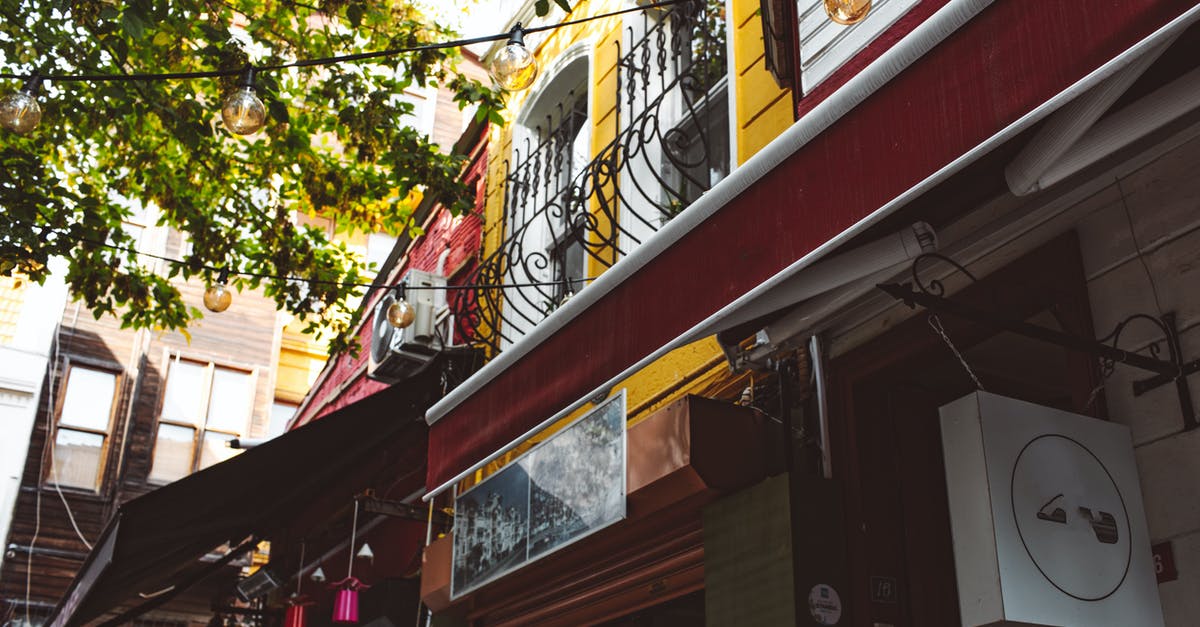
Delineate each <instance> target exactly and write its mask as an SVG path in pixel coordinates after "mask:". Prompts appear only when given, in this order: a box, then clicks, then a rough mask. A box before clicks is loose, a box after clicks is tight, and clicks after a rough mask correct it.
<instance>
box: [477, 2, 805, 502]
mask: <svg viewBox="0 0 1200 627" xmlns="http://www.w3.org/2000/svg"><path fill="white" fill-rule="evenodd" d="M639 4H647V3H639ZM629 8H630V3H628V2H620V1H617V0H586V1H584V2H578V3H574V4H573V10H572V11H571V13H570V14H569V15H566V14H563V13H562V12H561V11H560V10H558V9H557V8H555V9H553V10H552V11H551V13H550V14H549V15H548V16H545V17H542V18H535V17H533V2H527V3H525V6H523V7H522V9H521V10H519V11H518V12H517V13H516V15H515V16H513V19H512V21H511V22H510V24H509V26H508V27H509V28H512V27H513V26H514V25H516V23H517V22H521V21H523V23H524V26H525V28H537V27H538V26H542V25H549V24H556V23H560V22H565V21H577V22H582V23H578V24H575V25H572V26H567V27H562V28H554V29H550V30H548V31H545V32H543V33H538V34H530V35H526V37H525V43H526V44H527V46H528V47H529V48H530V49H531V50H532V51H533V53H534V54H535V56H536V58H537V62H538V65H539V68H540V69H539V76H538V77H537V79H536V81H535V83H534V84H533V85H532V86H531V87H530V88H529V89H527V90H522V91H515V92H511V93H510V95H509V100H508V103H507V104H508V109H507V112H506V115H505V117H506V119H507V121H508V123H507V124H506V125H504V126H503V127H494V128H493V129H492V135H491V138H490V144H489V145H490V148H489V171H488V187H487V204H486V219H485V224H486V226H485V233H484V240H483V246H484V250H483V258H484V259H490V258H497V257H499V258H503V259H505V260H506V263H508V264H509V267H506V268H501V269H499V270H498V271H497V274H501V275H503V276H504V277H505V279H506V280H507V281H508V282H521V281H531V280H545V279H547V278H550V279H552V280H558V279H561V278H562V277H559V276H552V275H542V276H538V275H536V273H534V272H521V271H518V270H514V269H513V268H512V266H515V265H517V264H518V263H519V260H518V259H517V255H514V254H513V253H512V252H511V250H510V251H506V250H505V247H506V246H508V247H510V248H514V249H515V248H518V247H517V246H514V244H513V240H514V238H515V237H520V235H515V233H518V232H519V231H520V229H523V228H525V226H524V225H523V224H522V220H521V219H520V216H521V214H522V212H523V213H524V216H525V220H524V221H525V222H529V221H532V222H535V223H536V222H538V221H544V222H548V221H550V220H552V219H553V218H555V217H556V216H552V217H546V216H543V215H541V214H538V213H537V212H536V211H534V212H532V213H531V212H530V211H529V210H528V205H529V204H536V202H537V201H539V200H541V201H543V202H546V197H547V196H553V190H552V191H551V192H549V193H546V194H542V195H541V196H539V195H538V194H537V193H533V194H530V193H528V192H525V193H524V194H522V192H521V190H517V191H514V187H517V188H521V187H524V188H529V187H531V186H536V185H539V184H540V185H547V184H551V183H552V182H554V181H555V180H556V177H555V175H554V174H553V173H551V174H550V175H549V176H546V172H549V171H551V170H553V169H555V168H556V167H557V168H559V169H561V168H562V167H564V166H563V165H562V163H563V162H565V161H570V160H572V159H574V160H575V161H583V160H586V161H588V165H587V166H585V167H584V168H583V169H584V170H585V171H584V172H583V173H582V174H583V178H584V179H585V180H584V181H583V182H578V180H576V181H568V182H567V183H566V188H567V192H566V193H565V195H566V196H567V197H569V196H571V191H570V190H571V189H575V190H577V191H576V192H575V193H576V195H578V193H579V192H582V193H583V194H584V195H586V196H587V199H586V203H587V204H586V208H587V212H588V217H587V219H586V222H587V224H586V227H585V228H584V229H582V230H583V231H584V232H583V233H582V234H578V235H576V236H577V237H581V239H584V240H585V244H584V246H583V247H584V248H585V249H586V253H587V254H585V255H584V257H585V264H584V272H582V278H583V279H584V281H582V282H586V281H587V280H591V279H595V278H597V277H599V276H600V275H602V274H603V273H604V272H605V271H606V270H607V269H608V268H609V267H611V266H612V265H613V264H614V263H615V262H617V261H619V260H620V258H622V257H623V256H625V255H628V254H629V253H630V252H631V251H632V250H633V249H634V248H636V246H637V245H638V244H640V241H641V240H644V239H645V238H644V236H643V233H644V230H643V231H640V232H639V231H638V230H637V229H636V228H634V227H631V226H629V223H631V222H637V221H639V220H640V221H642V222H645V221H646V220H651V221H653V220H657V219H659V216H657V215H656V216H654V217H651V218H647V217H645V216H641V217H639V218H638V220H633V219H631V218H630V217H629V215H630V214H637V213H638V212H644V211H646V209H647V205H651V206H652V207H651V209H660V210H661V209H663V207H666V208H667V209H669V210H670V211H671V212H672V214H673V213H675V212H678V211H679V210H681V209H682V208H683V207H685V206H686V204H687V203H688V202H690V201H693V200H695V199H696V198H697V197H698V195H699V194H702V193H704V192H705V191H707V187H709V186H711V185H712V184H714V183H715V182H717V181H718V180H720V178H723V177H724V176H727V175H728V174H729V173H730V172H732V171H733V169H735V168H737V167H738V166H739V165H740V164H742V163H744V162H745V161H746V160H747V159H749V158H750V157H751V156H753V155H754V154H755V153H756V152H757V151H759V150H760V149H762V148H763V147H764V146H765V145H766V144H767V143H769V142H770V141H771V140H772V139H773V138H775V137H776V136H777V135H779V134H780V133H781V132H783V131H784V130H785V129H786V128H788V126H790V125H791V124H792V122H793V98H792V92H791V90H790V89H788V88H785V87H780V86H779V85H778V84H777V82H776V80H775V78H774V77H773V76H772V75H771V73H770V72H769V71H768V70H767V68H766V65H767V63H766V59H765V48H764V45H763V34H762V33H763V29H762V23H761V16H760V11H759V3H758V2H753V1H751V0H707V1H706V2H699V3H684V4H681V5H673V6H666V7H662V8H650V9H646V10H644V11H631V12H626V13H623V14H618V15H610V14H612V13H614V12H620V11H622V10H626V11H627V10H628V9H629ZM595 18H598V19H595ZM678 23H683V24H684V26H677V25H676V24H678ZM688 31H690V32H688ZM503 43H504V42H500V44H499V45H497V46H495V47H494V48H493V49H492V51H491V52H490V55H494V54H495V53H496V51H498V50H499V49H500V45H502V44H503ZM484 60H485V62H486V61H487V60H488V58H485V59H484ZM714 66H717V67H719V71H715V70H713V69H712V67H714ZM584 68H586V79H585V78H583V77H582V76H576V74H581V73H582V72H583V70H584ZM700 74H703V76H701V77H699V78H697V75H700ZM714 77H715V78H714ZM564 81H567V82H570V81H574V82H575V83H576V84H578V83H583V84H584V85H585V88H584V90H585V91H586V107H583V106H580V107H579V109H580V110H581V111H586V115H587V122H586V129H585V130H586V132H587V133H588V135H589V138H588V141H587V142H586V143H587V153H586V155H585V156H582V157H581V156H580V155H576V154H572V155H569V156H564V155H552V156H553V157H557V158H558V161H554V159H552V158H548V157H546V156H545V155H541V156H540V157H541V158H540V159H539V155H538V154H537V153H539V152H543V151H546V150H547V149H549V150H550V151H553V150H554V144H555V143H556V139H555V135H554V133H555V132H556V129H557V128H559V127H557V126H556V119H555V113H556V112H554V111H551V113H550V114H549V115H548V116H547V114H546V113H545V111H546V110H547V109H548V108H549V109H552V108H553V107H547V106H546V104H545V102H544V101H545V100H546V99H548V98H551V99H553V98H557V99H558V100H559V102H560V103H561V102H564V101H565V99H564V97H563V96H562V92H563V89H562V88H556V85H557V84H559V83H562V82H564ZM696 82H699V83H701V86H702V87H704V88H707V90H708V91H707V92H706V93H700V94H697V92H698V90H697V88H696V87H695V86H694V83H696ZM709 83H711V85H709ZM575 89H579V88H578V87H575ZM718 90H719V91H723V92H724V93H723V94H721V95H720V96H719V97H720V98H721V99H723V101H724V102H722V103H721V104H720V107H721V109H723V112H722V115H720V116H719V117H720V120H718V121H716V123H709V127H710V128H709V130H713V129H716V130H719V131H720V132H719V133H712V134H711V137H706V138H705V140H704V143H706V144H709V145H716V144H720V145H721V146H720V149H721V154H719V155H715V156H716V159H715V160H719V161H720V163H705V164H703V165H702V166H701V168H703V167H707V168H709V170H710V172H715V173H716V174H715V175H713V176H710V177H709V178H708V179H707V180H703V181H701V182H700V184H699V185H696V182H695V181H690V182H689V181H688V180H687V179H689V178H693V177H692V176H691V175H689V174H687V173H685V174H684V175H683V176H682V177H678V178H677V179H675V181H677V180H679V179H680V178H681V179H683V180H684V182H683V184H682V185H680V186H679V187H678V188H673V187H672V183H673V182H674V181H672V180H664V178H668V179H669V176H666V177H664V175H661V174H659V173H653V172H651V173H647V172H646V170H649V169H654V168H653V167H652V166H651V167H647V166H646V165H645V163H644V162H645V161H648V160H647V159H645V158H644V155H646V154H647V153H652V152H655V151H657V152H658V153H666V152H667V151H668V150H670V149H669V148H666V147H665V146H666V145H667V144H669V143H671V142H678V141H680V140H681V138H680V136H679V135H680V134H679V133H675V132H674V131H677V130H679V129H683V134H685V135H686V134H689V131H697V130H699V131H700V135H704V132H703V129H701V128H700V126H702V125H703V124H704V123H706V122H708V120H700V118H703V117H704V116H705V114H706V111H705V107H706V106H707V107H710V108H711V102H710V101H711V100H712V99H714V96H713V93H714V91H718ZM689 92H690V93H692V95H688V93H689ZM568 99H569V98H568ZM555 104H556V105H557V108H559V109H561V108H562V105H561V104H559V103H555ZM639 108H642V109H641V110H640V111H639ZM651 108H652V109H654V110H653V111H650V112H647V111H646V110H647V109H651ZM672 109H673V110H674V111H673V114H674V115H675V120H674V123H675V124H676V126H675V127H674V128H672V129H666V128H664V126H665V124H664V120H665V119H666V118H668V116H669V115H671V113H672V111H671V110H672ZM543 120H544V121H545V123H546V125H547V126H549V127H550V128H549V129H547V128H544V127H542V124H543ZM697 120H700V121H697ZM689 124H690V128H689V126H688V125H689ZM646 129H653V130H646ZM580 134H582V131H581V132H580ZM718 135H721V136H722V137H720V138H719V139H717V136H718ZM531 137H533V138H534V140H532V141H533V143H537V142H538V141H539V140H540V145H541V149H540V150H535V149H533V148H531V139H530V138H531ZM683 139H685V140H686V138H683ZM688 149H689V146H685V147H684V148H683V152H686V151H687V150H688ZM560 152H561V151H560ZM704 157H706V158H707V159H708V161H715V160H714V159H713V157H714V155H713V154H706V155H704ZM681 160H682V161H686V160H687V159H686V158H685V159H681ZM528 161H536V164H535V168H537V169H539V170H540V172H541V175H540V176H534V177H533V180H531V179H530V177H527V176H524V173H523V172H522V171H521V170H520V168H521V167H522V165H521V164H523V163H525V162H528ZM636 161H642V162H643V163H642V164H641V165H640V167H639V164H637V163H634V162H636ZM668 161H670V159H668V158H667V157H663V158H662V160H661V162H662V163H663V164H665V165H664V168H665V169H670V167H669V165H666V164H668ZM551 162H553V163H552V164H551V165H550V166H547V165H546V164H547V163H551ZM690 163H691V162H689V164H690ZM555 164H557V165H555ZM680 169H683V168H680ZM614 171H615V175H614ZM572 174H573V175H574V176H575V177H576V178H577V179H578V177H579V176H580V173H579V172H574V173H572ZM560 176H561V175H560ZM699 178H703V176H700V177H699ZM693 185H695V186H696V187H697V188H698V189H694V190H687V191H680V188H684V187H689V186H693ZM655 186H659V187H662V188H667V191H666V192H663V194H662V196H664V197H666V201H665V202H660V203H658V205H659V206H657V207H653V205H655V203H654V202H649V203H647V202H646V201H645V197H646V196H650V195H653V194H654V193H655V192H654V191H653V189H654V188H655ZM560 187H561V186H560ZM631 196H640V198H638V199H631V198H630V197H631ZM639 201H641V202H639ZM549 202H550V203H551V204H552V205H553V204H554V200H553V199H551V200H550V201H549ZM559 204H561V205H566V204H568V201H561V202H560V203H559ZM556 211H557V212H562V213H569V208H568V207H565V206H561V207H551V209H549V210H547V211H546V212H545V213H546V215H549V214H552V213H554V212H556ZM663 213H664V214H666V213H667V212H666V211H664V212H663ZM670 217H671V215H664V218H663V222H662V224H665V221H666V220H667V219H669V218H670ZM662 224H658V225H655V226H661V225H662ZM551 230H552V231H553V230H554V229H553V227H551ZM563 230H564V233H552V234H551V235H552V237H551V239H563V238H569V237H570V236H571V235H572V234H571V233H565V231H569V230H570V229H569V227H566V228H564V229H563ZM529 239H536V238H529V237H527V236H526V240H529ZM622 240H625V241H622ZM629 240H638V241H634V242H632V243H630V241H629ZM519 248H521V250H523V251H524V252H525V253H526V254H529V249H530V247H529V246H527V245H524V246H521V247H519ZM553 262H554V260H553V259H550V260H549V261H548V262H547V263H553ZM572 285H574V283H572ZM574 289H578V288H573V289H572V290H571V291H572V292H573V291H574ZM542 297H543V298H544V297H545V295H544V294H543V295H542ZM524 300H525V301H528V300H530V299H529V298H525V299H524ZM514 301H517V302H516V304H514ZM493 306H497V307H499V308H500V309H501V310H504V308H506V307H507V308H510V309H518V310H521V309H528V308H527V307H525V306H524V303H522V302H520V300H519V297H514V296H513V295H512V294H508V295H507V298H506V299H505V300H499V301H498V302H497V303H494V305H493ZM550 309H551V310H552V309H553V308H552V307H551V308H550ZM530 317H532V314H530V313H529V312H528V311H518V312H517V313H516V314H513V313H508V314H507V315H506V312H505V311H501V312H498V313H494V315H492V316H485V317H484V319H485V320H496V321H500V325H499V326H500V327H501V328H499V329H497V330H495V331H497V332H498V334H499V335H501V336H504V338H505V340H506V341H505V342H498V343H497V344H505V343H509V344H511V343H512V342H513V341H514V340H515V339H517V337H516V336H519V335H521V333H516V334H513V333H511V332H508V333H506V331H507V330H506V328H504V322H505V321H509V322H511V323H514V324H510V327H512V326H525V325H527V324H528V321H529V318H530ZM524 330H525V329H522V331H524ZM500 348H503V346H500ZM751 379H752V375H749V374H744V373H740V374H735V373H732V372H731V371H730V369H729V367H728V365H727V361H726V358H725V355H724V353H723V351H722V350H721V348H720V346H719V345H718V343H717V341H716V340H715V339H714V338H712V337H709V338H706V339H703V340H700V341H697V342H695V343H692V344H689V345H687V346H684V347H681V348H679V349H676V350H675V351H672V352H671V353H669V354H668V355H666V356H665V357H663V358H661V359H659V360H657V361H655V362H654V363H652V364H650V365H649V366H647V367H645V368H643V369H641V370H640V371H638V372H637V373H635V374H633V375H632V376H630V377H629V378H628V379H626V380H624V381H622V382H621V383H619V384H617V385H616V386H614V388H613V389H614V390H616V389H622V388H623V389H624V390H625V393H626V403H627V405H626V406H627V409H628V420H629V425H630V426H633V425H635V424H637V423H638V422H639V421H640V420H641V419H643V418H645V417H646V416H649V415H650V414H652V413H653V412H655V411H656V410H658V409H661V408H662V407H664V406H666V405H668V404H670V403H672V402H674V401H676V400H678V399H680V398H682V397H684V396H687V395H689V394H701V395H704V396H706V397H710V398H724V399H727V400H737V399H738V398H739V397H740V396H741V395H742V394H743V392H744V391H745V390H746V388H747V386H748V385H750V384H751V383H752V380H751ZM588 409H590V406H585V407H583V408H581V409H579V410H577V411H575V412H573V413H572V414H570V415H568V416H567V417H565V418H563V419H562V420H560V421H559V422H558V423H556V424H555V425H554V426H552V427H550V428H548V429H546V430H545V431H544V432H543V433H541V434H539V435H537V436H535V437H534V438H532V439H531V440H530V441H529V442H528V443H527V444H525V445H523V446H520V447H517V448H516V449H514V450H512V451H510V452H508V453H507V454H505V455H504V456H503V457H501V458H500V459H498V460H497V461H496V462H494V463H492V464H490V465H489V466H487V467H485V468H484V469H483V470H481V471H479V472H477V473H476V475H475V477H474V479H473V480H472V481H468V482H467V483H468V484H470V483H473V482H474V481H477V480H480V479H482V478H483V477H484V476H486V475H487V474H490V472H491V471H494V470H496V469H498V468H500V467H503V466H504V465H505V464H506V463H507V462H508V461H511V460H512V459H515V458H516V457H518V456H520V455H521V454H522V453H523V452H525V451H526V450H528V448H529V447H530V446H532V445H533V444H535V443H537V442H538V441H541V440H542V439H544V438H545V437H546V436H548V435H550V434H552V433H554V432H555V431H557V430H558V429H559V428H560V427H561V426H563V425H566V424H569V423H570V422H571V421H572V420H574V419H575V418H577V417H578V416H579V415H581V414H582V413H583V412H585V411H586V410H588ZM464 487H465V486H464Z"/></svg>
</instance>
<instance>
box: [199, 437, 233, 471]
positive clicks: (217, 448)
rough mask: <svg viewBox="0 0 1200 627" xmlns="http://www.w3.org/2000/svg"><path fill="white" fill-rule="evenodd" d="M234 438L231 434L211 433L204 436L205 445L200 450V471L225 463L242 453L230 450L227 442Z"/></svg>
mask: <svg viewBox="0 0 1200 627" xmlns="http://www.w3.org/2000/svg"><path fill="white" fill-rule="evenodd" d="M233 438H234V436H233V434H230V433H219V432H216V431H209V432H208V433H205V434H204V443H203V445H202V447H201V449H200V469H201V470H204V469H205V468H208V467H209V466H212V465H213V464H216V463H219V462H223V461H225V460H227V459H229V458H230V457H233V456H234V455H237V454H238V453H241V452H242V451H240V450H238V449H233V448H229V447H228V446H226V445H225V443H226V442H228V441H230V440H232V439H233Z"/></svg>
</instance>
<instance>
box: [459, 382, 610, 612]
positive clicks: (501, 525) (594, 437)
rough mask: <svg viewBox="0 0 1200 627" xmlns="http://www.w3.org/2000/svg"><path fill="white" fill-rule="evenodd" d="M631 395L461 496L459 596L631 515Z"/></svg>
mask: <svg viewBox="0 0 1200 627" xmlns="http://www.w3.org/2000/svg"><path fill="white" fill-rule="evenodd" d="M625 473H626V433H625V392H624V390H622V391H621V392H620V393H618V394H617V395H615V396H613V397H612V398H610V399H608V400H606V401H604V402H603V403H601V404H599V405H597V406H596V407H595V408H594V409H592V410H591V411H589V412H588V413H586V414H584V415H583V416H581V417H580V418H579V419H578V420H576V421H575V422H573V423H571V424H570V425H568V426H566V427H564V428H563V429H561V430H559V431H558V432H556V433H555V434H553V435H551V436H550V437H549V438H547V439H546V440H544V441H543V442H541V443H539V444H538V445H537V446H535V447H533V448H532V449H530V450H529V451H528V452H526V453H525V454H524V455H522V456H521V457H519V458H517V459H516V460H514V461H512V462H510V463H509V464H508V465H507V466H505V467H504V468H503V469H501V470H500V471H498V472H496V473H494V474H492V475H491V476H489V477H488V478H487V479H484V480H483V481H482V482H480V483H479V484H477V485H475V486H473V487H472V488H471V489H470V490H468V491H466V492H463V493H462V494H459V495H457V496H456V497H455V499H454V513H455V515H454V550H453V553H454V556H453V561H452V572H451V578H450V597H451V598H452V599H453V598H458V597H460V596H462V595H463V594H466V593H468V592H471V591H472V590H475V589H477V588H479V587H480V586H483V585H484V584H486V583H488V582H491V581H494V580H495V579H497V578H499V577H502V576H504V575H505V574H507V573H510V572H512V571H514V570H516V569H518V568H521V567H522V566H524V565H526V564H528V563H530V562H532V561H535V560H537V559H540V558H542V557H545V556H546V555H549V554H551V553H553V552H555V551H557V550H559V549H561V548H563V547H565V546H568V545H570V544H572V543H574V542H576V541H578V540H580V539H582V538H585V537H587V536H588V535H590V534H592V533H594V532H596V531H598V530H600V529H603V528H604V527H607V526H608V525H611V524H612V523H614V522H616V521H618V520H622V519H624V518H625Z"/></svg>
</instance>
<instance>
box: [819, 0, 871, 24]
mask: <svg viewBox="0 0 1200 627" xmlns="http://www.w3.org/2000/svg"><path fill="white" fill-rule="evenodd" d="M824 3H825V13H826V14H827V15H829V19H831V20H833V21H835V22H837V23H838V24H844V25H847V26H849V25H850V24H857V23H859V22H861V21H863V18H865V17H867V13H869V12H870V11H871V0H824Z"/></svg>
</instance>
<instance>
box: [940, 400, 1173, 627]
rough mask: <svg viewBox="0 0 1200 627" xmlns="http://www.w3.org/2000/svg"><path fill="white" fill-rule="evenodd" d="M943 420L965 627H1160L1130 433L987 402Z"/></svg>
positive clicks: (1017, 404) (950, 411) (953, 407)
mask: <svg viewBox="0 0 1200 627" xmlns="http://www.w3.org/2000/svg"><path fill="white" fill-rule="evenodd" d="M940 412H941V427H942V446H943V451H944V454H945V461H946V487H947V495H948V497H949V504H950V522H951V529H952V532H953V542H954V562H955V569H956V576H957V581H958V593H959V607H960V612H961V614H962V624H963V625H964V627H976V626H979V625H1007V624H1021V625H1065V626H1073V625H1079V626H1083V625H1086V626H1088V627H1128V626H1129V625H1139V626H1141V627H1156V626H1161V625H1163V616H1162V606H1161V604H1160V602H1159V598H1158V586H1157V584H1156V582H1155V571H1154V564H1153V560H1152V558H1151V551H1150V541H1149V535H1148V531H1147V527H1146V515H1145V512H1144V510H1143V507H1142V493H1141V486H1140V484H1139V481H1138V474H1137V466H1136V463H1135V460H1134V455H1133V446H1132V442H1131V440H1130V436H1129V429H1128V428H1127V427H1125V426H1123V425H1120V424H1116V423H1113V422H1106V421H1103V420H1097V419H1094V418H1089V417H1086V416H1080V415H1076V414H1071V413H1068V412H1064V411H1060V410H1057V409H1052V408H1049V407H1043V406H1040V405H1035V404H1033V403H1027V402H1024V401H1018V400H1014V399H1010V398H1005V397H1002V396H997V395H995V394H989V393H986V392H976V393H974V394H971V395H970V396H967V397H964V398H961V399H959V400H957V401H955V402H953V403H950V404H949V405H946V406H944V407H942V408H941V410H940Z"/></svg>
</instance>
